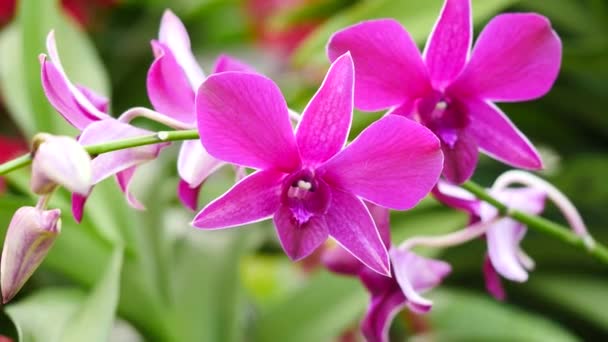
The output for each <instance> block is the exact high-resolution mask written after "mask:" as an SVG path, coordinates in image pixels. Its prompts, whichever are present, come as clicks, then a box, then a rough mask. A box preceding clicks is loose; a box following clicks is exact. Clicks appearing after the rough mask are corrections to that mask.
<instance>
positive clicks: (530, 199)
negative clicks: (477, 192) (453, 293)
mask: <svg viewBox="0 0 608 342" xmlns="http://www.w3.org/2000/svg"><path fill="white" fill-rule="evenodd" d="M433 194H434V195H435V197H436V198H437V199H438V200H439V201H441V202H442V203H444V204H446V205H447V206H450V207H453V208H457V209H460V210H463V211H466V212H468V213H469V215H470V222H471V223H478V222H482V223H483V222H488V223H489V222H490V221H492V220H496V219H497V218H498V217H499V213H498V211H497V210H496V208H494V207H493V206H492V205H490V204H488V203H486V202H483V201H480V200H478V199H476V198H475V196H473V194H471V193H469V192H467V191H466V190H464V189H462V188H459V187H455V186H452V185H450V184H447V183H444V182H439V183H438V184H437V187H436V188H435V189H434V190H433ZM491 194H492V196H494V198H496V199H497V200H499V201H501V202H502V203H504V204H505V205H507V206H508V207H509V208H512V209H517V210H521V211H525V212H528V213H530V214H534V215H538V214H540V213H541V212H542V211H543V209H544V206H545V199H546V193H545V192H543V191H540V190H538V189H535V188H516V189H503V190H501V191H495V190H494V191H492V190H491ZM489 224H490V227H488V228H487V231H486V234H485V237H486V240H487V244H488V255H487V257H486V259H485V261H484V265H483V271H484V276H485V279H486V287H487V289H488V292H490V293H491V294H492V295H493V296H494V297H496V298H497V299H504V298H505V292H504V290H503V288H502V285H501V282H500V278H499V275H501V276H503V277H504V278H507V279H509V280H511V281H516V282H524V281H526V280H527V279H528V270H531V269H532V267H533V265H534V263H533V262H532V260H531V259H530V258H529V257H528V256H527V255H526V254H525V253H524V252H523V251H522V250H521V248H520V246H519V245H520V243H521V240H522V239H523V238H524V236H525V234H526V230H527V229H526V226H524V225H523V224H522V223H520V222H518V221H515V220H513V219H511V218H508V217H504V218H500V219H498V220H496V221H495V222H492V223H489Z"/></svg>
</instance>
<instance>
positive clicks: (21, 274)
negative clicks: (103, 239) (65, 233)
mask: <svg viewBox="0 0 608 342" xmlns="http://www.w3.org/2000/svg"><path fill="white" fill-rule="evenodd" d="M60 216H61V211H60V210H59V209H53V210H41V209H39V208H34V207H21V208H19V210H17V211H16V212H15V214H14V215H13V219H12V220H11V223H10V225H9V226H8V230H7V231H6V238H5V240H4V247H3V249H2V260H1V261H0V285H1V286H2V302H3V303H6V302H8V301H9V300H11V299H12V298H13V297H14V296H15V295H16V294H17V292H19V290H20V289H21V287H22V286H23V284H25V282H26V281H27V280H28V279H29V277H30V276H31V275H32V273H34V271H35V270H36V269H37V268H38V266H39V265H40V263H41V262H42V260H43V259H44V258H45V257H46V255H47V253H48V251H49V249H50V248H51V246H52V245H53V242H55V238H56V237H57V235H59V232H60V231H61V220H60Z"/></svg>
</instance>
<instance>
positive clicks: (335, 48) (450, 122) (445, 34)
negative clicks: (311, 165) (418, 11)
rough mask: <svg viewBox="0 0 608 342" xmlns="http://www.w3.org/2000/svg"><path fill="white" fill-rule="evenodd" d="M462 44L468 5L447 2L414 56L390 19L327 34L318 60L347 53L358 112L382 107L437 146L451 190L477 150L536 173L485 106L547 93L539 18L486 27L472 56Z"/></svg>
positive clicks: (468, 32)
mask: <svg viewBox="0 0 608 342" xmlns="http://www.w3.org/2000/svg"><path fill="white" fill-rule="evenodd" d="M471 41H472V23H471V4H470V0H446V1H445V4H444V6H443V10H442V12H441V15H440V16H439V19H438V21H437V23H436V24H435V27H434V29H433V31H432V32H431V35H430V37H429V39H428V41H427V44H426V48H425V50H424V52H423V54H422V55H421V54H420V52H419V50H418V48H417V46H416V44H415V43H414V41H413V40H412V38H411V37H410V35H409V34H408V32H407V31H406V30H405V29H404V28H403V27H402V26H401V24H399V23H398V22H397V21H395V20H392V19H380V20H370V21H366V22H362V23H360V24H356V25H353V26H351V27H348V28H346V29H344V30H342V31H339V32H337V33H335V34H334V35H333V36H332V37H331V39H330V41H329V44H328V46H327V52H328V56H329V58H330V60H332V61H333V60H335V59H336V58H338V57H339V56H340V55H342V54H343V53H344V52H346V51H350V53H351V54H352V56H353V60H354V62H355V66H356V81H357V82H356V87H355V106H356V107H357V108H359V109H361V110H364V111H377V110H384V109H389V108H390V109H391V113H393V114H399V115H403V116H406V117H408V118H411V119H414V120H416V121H418V122H420V123H422V124H423V125H425V126H427V127H428V128H430V129H431V130H432V131H433V132H434V133H435V134H436V135H437V136H438V137H439V139H440V140H441V146H442V150H443V153H444V156H445V159H444V164H445V165H444V170H443V174H444V176H445V177H446V178H447V179H448V180H449V181H450V182H453V183H462V182H464V181H466V180H468V179H469V178H470V177H471V175H472V174H473V172H474V170H475V166H476V164H477V158H478V152H477V151H478V149H481V150H482V151H483V152H484V153H486V154H488V155H490V156H491V157H493V158H495V159H498V160H500V161H502V162H505V163H507V164H509V165H512V166H515V167H518V168H525V169H539V168H542V162H541V159H540V156H539V155H538V152H537V151H536V150H535V148H534V147H533V146H532V144H531V143H530V142H529V141H528V139H527V138H526V137H525V136H524V135H523V134H522V133H521V132H520V131H519V130H518V129H517V128H516V127H515V126H514V125H513V123H512V122H511V121H510V120H509V118H508V117H507V116H506V115H505V114H504V113H503V112H502V111H501V110H500V109H499V108H498V107H496V106H495V105H494V104H493V102H516V101H526V100H531V99H535V98H538V97H540V96H542V95H544V94H545V93H546V92H547V91H549V89H550V88H551V86H552V85H553V83H554V81H555V79H556V77H557V74H558V71H559V67H560V63H561V42H560V40H559V37H558V36H557V34H556V33H555V32H554V31H553V30H552V28H551V24H550V22H549V20H548V19H547V18H545V17H543V16H540V15H538V14H533V13H513V14H502V15H498V16H496V17H495V18H494V19H492V20H491V21H490V22H489V23H488V25H487V26H486V27H485V28H484V30H483V31H482V32H481V35H480V36H479V38H478V39H477V42H476V44H475V48H474V49H473V51H472V53H470V48H471Z"/></svg>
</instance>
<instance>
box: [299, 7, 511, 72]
mask: <svg viewBox="0 0 608 342" xmlns="http://www.w3.org/2000/svg"><path fill="white" fill-rule="evenodd" d="M515 2H517V0H473V20H474V21H475V23H478V22H481V21H483V20H486V19H487V18H488V17H489V16H490V15H492V14H494V13H496V12H497V11H499V10H501V9H503V8H505V7H506V6H508V5H512V4H513V3H515ZM442 3H443V0H408V1H402V0H366V1H361V2H359V3H357V4H356V5H353V6H352V7H349V8H348V9H346V10H344V11H342V12H340V13H339V14H337V15H335V16H334V17H332V18H331V19H329V20H328V21H327V22H325V23H324V24H323V25H321V26H320V27H319V28H317V29H316V30H315V31H314V32H313V33H312V34H311V35H310V37H309V38H307V39H306V40H305V41H304V43H302V45H301V46H300V47H299V48H298V49H297V50H296V52H295V53H294V55H293V63H294V64H295V65H296V66H314V67H324V66H326V65H328V63H329V62H328V60H327V57H326V56H325V45H326V44H327V41H328V40H329V37H330V36H331V35H332V34H333V33H334V32H336V31H338V30H340V29H343V28H345V27H347V26H349V25H352V24H355V23H358V22H360V21H363V20H368V19H375V18H394V19H397V20H398V21H400V22H401V23H402V24H403V25H404V26H405V28H406V29H407V31H408V32H409V33H410V34H411V35H412V37H413V38H414V40H415V41H416V42H418V43H419V44H422V43H424V41H425V39H426V37H427V36H428V34H429V33H430V32H431V28H432V27H433V24H434V23H435V20H437V17H438V15H439V11H440V9H441V4H442Z"/></svg>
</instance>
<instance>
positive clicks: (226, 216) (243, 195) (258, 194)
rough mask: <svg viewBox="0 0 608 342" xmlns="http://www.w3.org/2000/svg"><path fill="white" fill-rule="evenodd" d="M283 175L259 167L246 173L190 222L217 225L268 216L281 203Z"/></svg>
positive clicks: (262, 218)
mask: <svg viewBox="0 0 608 342" xmlns="http://www.w3.org/2000/svg"><path fill="white" fill-rule="evenodd" d="M285 176H286V175H285V174H284V173H281V172H276V171H258V172H256V173H253V174H251V175H249V176H247V177H245V178H244V179H243V180H242V181H240V182H238V183H236V184H235V185H234V186H233V187H232V188H231V189H230V190H228V191H227V192H226V193H225V194H223V195H222V196H221V197H220V198H218V199H216V200H214V201H213V202H211V203H209V204H208V205H207V206H206V207H205V208H203V210H202V211H201V212H200V213H198V215H196V217H195V218H194V221H193V222H192V225H193V226H195V227H197V228H202V229H220V228H228V227H234V226H239V225H243V224H246V223H253V222H257V221H261V220H264V219H266V218H269V217H270V216H271V215H273V214H274V213H275V212H276V211H277V210H278V209H279V206H280V204H281V186H282V182H283V179H284V178H285Z"/></svg>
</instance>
